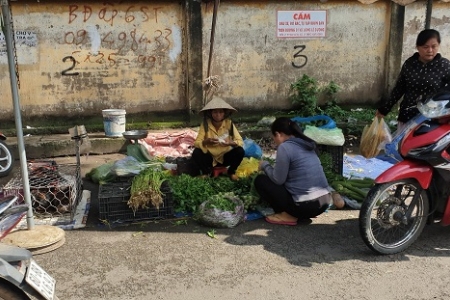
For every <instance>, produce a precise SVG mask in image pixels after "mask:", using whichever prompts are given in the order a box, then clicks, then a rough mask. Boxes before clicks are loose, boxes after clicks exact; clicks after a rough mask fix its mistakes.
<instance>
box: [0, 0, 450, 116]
mask: <svg viewBox="0 0 450 300" xmlns="http://www.w3.org/2000/svg"><path fill="white" fill-rule="evenodd" d="M11 3H12V4H11V5H12V13H13V20H14V27H15V30H16V32H17V45H16V48H17V51H16V53H17V59H18V62H19V82H20V90H19V93H20V101H21V107H22V115H23V116H25V117H29V116H67V117H77V116H91V115H94V116H95V115H101V110H102V109H105V108H123V109H126V111H127V114H132V113H137V112H149V111H150V112H166V111H167V112H170V111H178V110H186V112H187V111H188V109H189V110H190V111H192V112H195V111H196V110H198V109H200V108H201V107H202V106H203V104H204V103H205V102H206V101H207V100H208V97H205V91H204V90H202V82H203V81H204V79H205V78H206V77H207V70H208V61H209V52H210V51H209V50H210V39H211V29H212V28H211V23H212V16H213V3H214V1H209V2H207V1H205V2H200V1H197V0H186V1H181V2H176V1H163V0H160V1H141V2H133V3H124V2H119V1H116V2H109V3H108V4H104V3H103V2H94V1H90V2H87V1H85V2H76V1H75V2H67V1H54V2H45V3H44V2H42V1H41V2H36V1H17V2H16V1H14V2H11ZM392 5H393V2H391V1H388V0H380V1H377V2H374V3H372V4H362V3H360V2H358V1H334V0H331V1H326V0H323V1H316V0H315V1H301V2H300V1H283V2H281V1H269V0H267V1H254V2H252V1H235V0H229V1H227V0H222V1H221V3H220V7H219V10H218V15H217V24H216V28H215V38H214V51H213V56H212V61H211V72H210V75H212V76H217V77H218V78H219V84H220V88H219V89H218V90H216V91H214V94H216V95H219V96H221V97H223V98H224V99H226V100H227V101H229V103H230V104H232V105H233V106H235V107H237V108H238V109H240V110H254V109H265V108H273V109H289V108H290V107H291V103H290V102H289V100H288V94H289V86H290V84H291V83H293V82H295V81H296V80H297V79H298V78H300V77H301V76H302V75H303V74H306V75H308V76H311V77H314V78H316V79H317V80H318V81H319V82H321V83H323V84H326V83H328V82H330V81H334V82H336V83H337V84H338V85H339V86H340V87H341V88H342V91H341V92H340V93H339V94H338V97H339V99H340V100H341V102H342V103H352V104H360V103H361V104H370V103H375V102H377V101H378V100H379V99H381V97H383V96H384V95H385V94H386V92H387V91H386V90H387V89H388V86H389V84H388V81H389V80H391V77H393V76H392V74H394V73H395V74H396V73H398V71H399V69H398V68H399V66H400V65H401V64H400V59H402V60H404V59H406V58H407V57H408V56H409V55H411V54H412V53H413V51H414V42H415V37H416V35H417V33H418V32H419V31H420V30H421V29H422V28H423V23H424V20H425V2H415V3H413V4H409V5H408V6H406V13H405V34H404V39H403V49H398V50H399V51H402V56H401V57H400V55H398V54H397V56H398V60H397V61H398V63H395V64H393V65H394V68H392V66H391V67H390V68H391V69H393V70H391V69H388V67H387V65H388V63H387V61H388V60H389V59H390V60H391V61H392V57H391V56H392V55H393V53H390V52H392V50H391V51H389V50H388V49H389V36H390V35H391V36H392V30H395V28H394V29H391V28H390V21H391V7H392ZM433 5H434V9H433V19H432V22H431V24H432V27H436V28H437V29H438V30H440V31H441V32H442V36H443V43H442V47H441V52H442V53H443V54H444V55H445V54H446V53H449V52H450V38H448V39H447V37H448V36H450V32H449V31H450V30H449V25H448V24H449V23H450V22H448V21H449V13H448V11H450V10H449V9H448V8H449V7H450V4H448V3H447V4H446V3H440V2H435V3H434V4H433ZM279 11H324V12H325V14H326V19H325V21H326V26H325V30H326V31H325V35H324V36H323V37H315V38H311V37H307V38H298V37H297V38H281V37H277V27H279V26H280V25H279V23H278V22H277V21H278V20H277V16H279V13H278V12H279ZM400 36H401V35H400ZM0 42H1V43H0V90H1V96H2V101H1V102H0V117H2V118H12V117H13V106H12V100H11V90H10V82H9V71H8V65H7V56H6V50H5V49H6V48H5V43H4V40H2V41H0ZM391 43H392V41H391ZM449 54H450V53H449ZM394 62H395V60H394ZM390 63H391V65H392V62H390ZM395 66H398V67H397V70H396V69H395V68H396V67H395ZM388 72H392V74H391V73H389V74H390V76H388V74H387V73H388ZM391 81H392V80H391ZM210 95H211V94H209V96H210ZM3 99H4V100H3Z"/></svg>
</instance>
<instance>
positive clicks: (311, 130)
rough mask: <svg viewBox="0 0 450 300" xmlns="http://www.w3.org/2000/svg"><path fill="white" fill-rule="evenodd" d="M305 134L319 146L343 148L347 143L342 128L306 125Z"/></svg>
mask: <svg viewBox="0 0 450 300" xmlns="http://www.w3.org/2000/svg"><path fill="white" fill-rule="evenodd" d="M303 133H304V134H305V135H306V136H307V137H309V138H311V139H313V140H314V141H315V142H316V143H317V144H320V145H329V146H342V145H344V143H345V137H344V134H343V133H342V129H340V128H337V127H336V128H332V129H326V128H319V127H315V126H310V125H306V126H305V130H304V131H303Z"/></svg>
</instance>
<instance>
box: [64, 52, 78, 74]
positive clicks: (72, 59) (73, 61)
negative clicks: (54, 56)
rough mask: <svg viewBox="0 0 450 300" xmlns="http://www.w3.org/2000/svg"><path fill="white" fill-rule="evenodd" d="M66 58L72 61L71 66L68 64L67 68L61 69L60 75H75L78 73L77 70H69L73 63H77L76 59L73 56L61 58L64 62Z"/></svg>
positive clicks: (73, 65)
mask: <svg viewBox="0 0 450 300" xmlns="http://www.w3.org/2000/svg"><path fill="white" fill-rule="evenodd" d="M66 60H70V61H71V62H72V66H70V67H69V68H67V69H65V70H63V71H62V72H61V75H63V76H77V75H79V74H80V73H78V72H70V71H72V70H73V69H74V68H75V65H76V64H77V61H76V60H75V58H74V57H73V56H66V57H64V58H63V59H62V61H63V62H66Z"/></svg>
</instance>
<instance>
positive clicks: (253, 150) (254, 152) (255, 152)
mask: <svg viewBox="0 0 450 300" xmlns="http://www.w3.org/2000/svg"><path fill="white" fill-rule="evenodd" d="M244 151H245V157H254V158H261V157H262V149H261V147H260V146H259V145H258V144H257V143H256V142H255V141H254V140H252V139H245V140H244Z"/></svg>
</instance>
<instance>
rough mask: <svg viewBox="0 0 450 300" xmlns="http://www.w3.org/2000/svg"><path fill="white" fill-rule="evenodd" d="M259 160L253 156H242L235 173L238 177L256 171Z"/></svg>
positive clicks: (246, 175)
mask: <svg viewBox="0 0 450 300" xmlns="http://www.w3.org/2000/svg"><path fill="white" fill-rule="evenodd" d="M258 168H259V160H258V159H256V158H253V157H250V158H248V157H244V159H242V162H241V164H240V165H239V167H238V168H237V169H236V175H237V176H238V177H241V178H242V177H248V176H250V175H251V174H253V173H255V172H258Z"/></svg>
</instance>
